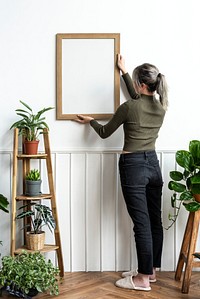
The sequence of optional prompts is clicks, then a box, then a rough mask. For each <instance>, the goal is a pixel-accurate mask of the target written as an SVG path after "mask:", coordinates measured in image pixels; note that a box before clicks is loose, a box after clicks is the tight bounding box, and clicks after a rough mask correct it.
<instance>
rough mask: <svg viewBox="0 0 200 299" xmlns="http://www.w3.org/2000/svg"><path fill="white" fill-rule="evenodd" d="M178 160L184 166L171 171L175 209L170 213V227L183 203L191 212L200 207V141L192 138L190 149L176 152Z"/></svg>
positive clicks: (170, 185)
mask: <svg viewBox="0 0 200 299" xmlns="http://www.w3.org/2000/svg"><path fill="white" fill-rule="evenodd" d="M176 162H177V164H178V165H179V166H181V167H182V171H179V170H173V171H171V172H170V178H171V179H172V180H171V181H170V182H169V184H168V188H169V189H170V190H172V191H173V194H172V196H171V206H172V207H173V208H174V209H175V214H174V215H169V220H171V221H172V223H171V225H170V227H171V226H172V225H173V224H174V222H175V221H176V219H177V217H178V214H179V211H180V208H181V204H183V206H184V207H185V208H186V210H187V211H189V212H195V211H198V210H199V209H200V202H199V196H200V141H199V140H191V141H190V142H189V149H188V151H186V150H178V151H177V152H176Z"/></svg>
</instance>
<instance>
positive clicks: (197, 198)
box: [193, 194, 200, 202]
mask: <svg viewBox="0 0 200 299" xmlns="http://www.w3.org/2000/svg"><path fill="white" fill-rule="evenodd" d="M193 196H194V198H195V200H196V201H197V202H200V194H193Z"/></svg>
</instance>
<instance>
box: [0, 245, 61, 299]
mask: <svg viewBox="0 0 200 299" xmlns="http://www.w3.org/2000/svg"><path fill="white" fill-rule="evenodd" d="M58 275H59V269H58V268H57V267H54V265H53V264H52V262H51V261H50V260H48V261H46V260H45V258H44V256H43V255H42V254H41V253H40V252H35V253H28V252H27V251H25V250H23V251H22V253H20V254H18V255H16V256H14V257H12V256H4V257H3V258H2V268H1V269H0V285H1V286H2V289H3V290H6V291H8V292H9V293H10V294H12V295H15V296H17V297H20V298H31V297H30V296H33V295H31V293H30V291H32V290H34V291H35V290H36V293H35V294H34V295H36V294H37V292H47V293H49V294H50V295H58V294H59V288H58Z"/></svg>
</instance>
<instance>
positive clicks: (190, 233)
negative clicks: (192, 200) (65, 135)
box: [175, 210, 200, 294]
mask: <svg viewBox="0 0 200 299" xmlns="http://www.w3.org/2000/svg"><path fill="white" fill-rule="evenodd" d="M199 221H200V210H199V211H196V212H190V213H189V216H188V221H187V225H186V229H185V233H184V237H183V242H182V246H181V250H180V255H179V260H178V264H177V268H176V273H175V280H180V279H181V275H182V272H183V267H184V265H185V269H184V276H183V282H182V293H186V294H187V293H188V292H189V287H190V280H191V274H192V269H193V268H197V267H200V261H199V260H197V259H196V258H195V256H194V254H195V250H196V242H197V237H198V231H199ZM197 254H198V253H197Z"/></svg>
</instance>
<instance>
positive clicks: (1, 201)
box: [0, 194, 9, 245]
mask: <svg viewBox="0 0 200 299" xmlns="http://www.w3.org/2000/svg"><path fill="white" fill-rule="evenodd" d="M8 205H9V202H8V199H7V198H6V197H5V196H4V195H3V194H0V210H2V211H3V212H5V213H9V211H8V209H7V208H8ZM0 244H1V245H2V241H0Z"/></svg>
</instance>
